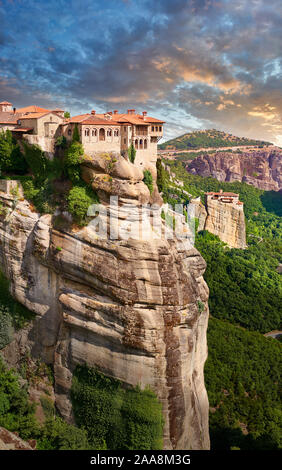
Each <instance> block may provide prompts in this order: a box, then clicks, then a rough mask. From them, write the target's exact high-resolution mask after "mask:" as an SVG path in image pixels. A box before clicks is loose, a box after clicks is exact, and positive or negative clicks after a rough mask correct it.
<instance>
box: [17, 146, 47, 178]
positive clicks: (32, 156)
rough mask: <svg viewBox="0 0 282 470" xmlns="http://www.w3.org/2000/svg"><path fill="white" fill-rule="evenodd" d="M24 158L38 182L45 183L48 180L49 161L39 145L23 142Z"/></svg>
mask: <svg viewBox="0 0 282 470" xmlns="http://www.w3.org/2000/svg"><path fill="white" fill-rule="evenodd" d="M23 146H24V157H25V159H26V162H27V164H28V166H29V168H30V170H31V172H32V174H33V176H34V178H35V180H36V181H37V182H40V183H41V182H43V181H44V180H45V179H46V178H47V174H48V168H49V160H48V158H47V157H46V156H45V153H44V152H43V150H41V148H40V147H39V146H38V145H35V144H33V145H30V144H28V143H26V142H23Z"/></svg>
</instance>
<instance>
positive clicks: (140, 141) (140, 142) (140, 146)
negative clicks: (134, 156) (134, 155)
mask: <svg viewBox="0 0 282 470" xmlns="http://www.w3.org/2000/svg"><path fill="white" fill-rule="evenodd" d="M139 148H140V149H142V148H143V139H140V140H139Z"/></svg>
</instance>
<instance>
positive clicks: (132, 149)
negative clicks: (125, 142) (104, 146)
mask: <svg viewBox="0 0 282 470" xmlns="http://www.w3.org/2000/svg"><path fill="white" fill-rule="evenodd" d="M135 157H136V149H135V147H134V145H133V143H131V144H130V146H129V149H128V158H129V161H130V162H131V163H134V162H135Z"/></svg>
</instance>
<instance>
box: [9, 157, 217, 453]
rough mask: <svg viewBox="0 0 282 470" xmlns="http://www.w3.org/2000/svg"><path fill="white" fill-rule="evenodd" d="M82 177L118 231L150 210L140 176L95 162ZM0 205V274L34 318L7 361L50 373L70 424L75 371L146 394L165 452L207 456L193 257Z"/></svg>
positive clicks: (199, 261)
mask: <svg viewBox="0 0 282 470" xmlns="http://www.w3.org/2000/svg"><path fill="white" fill-rule="evenodd" d="M121 158H122V157H121ZM97 162H98V163H97ZM121 168H122V171H121ZM83 174H84V177H85V179H86V180H87V179H89V180H90V181H92V184H93V187H95V188H97V187H99V188H100V189H99V196H100V200H101V201H102V204H103V206H104V208H105V209H106V210H108V208H109V197H110V195H111V194H115V195H120V196H121V197H120V201H119V209H120V210H119V211H118V213H117V214H116V223H117V225H120V224H122V223H123V211H125V210H126V209H127V208H128V206H130V210H131V211H132V210H134V208H135V209H138V207H140V205H141V204H143V203H144V202H146V201H147V202H148V201H149V199H150V194H149V190H148V188H147V187H146V186H145V184H144V183H143V182H142V178H143V174H142V172H140V171H139V170H138V169H136V168H134V166H133V165H131V163H130V162H128V161H126V160H123V161H122V167H121V166H120V165H119V164H118V162H116V163H113V165H111V166H110V171H109V165H108V166H107V165H105V164H104V163H103V158H102V160H101V163H99V159H97V158H96V159H95V161H94V160H93V159H92V160H91V159H89V160H88V161H87V162H86V163H85V165H84V170H83ZM101 175H102V176H101ZM105 175H108V177H107V178H105ZM99 181H100V182H101V181H102V182H103V183H98V182H99ZM0 201H1V204H2V207H4V208H6V210H5V211H2V212H1V215H0V266H1V270H3V271H4V273H5V275H6V276H7V278H8V279H9V280H10V283H11V284H10V287H11V292H12V294H13V296H14V297H15V298H16V299H17V300H18V301H19V302H21V303H22V304H24V305H25V306H26V307H27V308H29V309H30V310H31V311H33V312H35V313H36V318H35V320H34V321H33V323H32V324H31V325H30V327H29V328H28V329H27V330H25V331H23V332H22V333H21V334H20V337H19V336H18V338H17V339H16V340H15V341H14V342H12V343H11V344H10V345H9V346H7V347H6V349H5V352H4V354H5V355H6V357H9V356H12V355H15V354H16V350H17V348H20V347H21V348H22V347H26V348H28V349H29V350H30V351H31V354H32V356H34V357H41V358H42V359H43V360H44V361H46V362H47V363H49V364H53V366H54V373H55V391H56V405H57V407H58V409H59V410H60V412H61V414H62V415H63V416H64V417H65V418H66V419H67V420H69V421H71V420H72V419H73V418H72V408H71V401H70V399H69V391H70V387H71V383H72V372H73V370H74V368H75V367H76V365H77V364H85V363H86V364H87V365H89V366H92V367H97V368H98V369H99V370H100V371H101V372H103V373H104V374H106V375H108V376H110V377H114V378H118V379H119V380H121V381H122V382H123V383H124V384H125V385H126V386H128V385H132V386H135V385H137V384H139V385H140V386H141V388H144V387H145V386H147V385H149V386H150V387H151V388H152V390H154V391H155V393H156V394H157V396H158V398H159V400H160V401H161V403H162V406H163V415H164V419H165V427H164V448H165V449H208V448H209V432H208V398H207V393H206V389H205V384H204V375H203V368H204V363H205V360H206V358H207V342H206V330H207V322H208V302H207V301H208V287H207V285H206V283H205V281H204V279H203V273H204V271H205V267H206V265H205V261H204V260H203V258H202V257H201V256H200V254H199V252H198V251H197V250H196V249H195V248H194V247H193V246H191V245H190V243H189V241H188V240H186V241H181V240H180V241H179V240H178V239H176V238H175V237H174V238H172V239H168V240H166V239H150V238H148V239H144V240H138V239H134V238H129V239H128V240H124V239H115V240H111V239H109V238H107V239H100V238H99V237H95V236H93V230H91V228H90V227H89V226H86V227H83V228H81V229H79V230H77V229H73V230H72V229H70V230H68V231H63V230H56V229H55V228H54V226H53V222H52V216H51V215H49V214H47V215H43V216H40V215H39V214H38V213H36V212H34V209H33V208H32V207H31V206H30V204H29V203H28V201H26V200H25V199H23V198H20V199H19V200H15V198H14V197H13V196H11V195H10V194H8V193H7V192H0ZM136 214H138V211H137V212H136ZM136 217H137V218H136V220H137V219H138V215H136Z"/></svg>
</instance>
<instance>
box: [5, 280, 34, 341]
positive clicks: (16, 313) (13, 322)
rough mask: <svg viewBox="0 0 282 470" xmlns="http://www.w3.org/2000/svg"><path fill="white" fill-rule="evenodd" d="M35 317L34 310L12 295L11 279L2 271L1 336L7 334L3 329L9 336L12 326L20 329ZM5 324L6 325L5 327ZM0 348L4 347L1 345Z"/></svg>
mask: <svg viewBox="0 0 282 470" xmlns="http://www.w3.org/2000/svg"><path fill="white" fill-rule="evenodd" d="M34 317H35V314H34V313H33V312H31V311H30V310H28V309H27V308H26V307H24V306H23V305H22V304H20V303H19V302H17V301H16V300H15V299H14V298H13V297H12V295H11V294H10V291H9V281H8V280H7V279H6V277H5V276H4V274H3V273H2V272H1V271H0V337H1V335H4V336H5V333H3V331H6V332H7V338H9V337H10V335H11V334H12V328H13V329H16V330H19V329H21V328H23V327H24V326H25V325H26V324H27V323H28V322H29V321H31V320H32V319H33V318H34ZM4 325H6V326H5V327H4ZM2 337H3V336H2ZM0 342H1V340H0ZM9 342H10V341H8V343H9ZM8 343H6V344H8ZM2 347H3V346H2ZM0 349H2V348H1V345H0Z"/></svg>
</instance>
